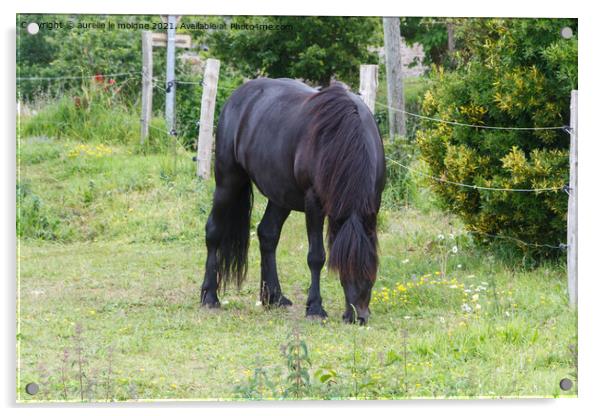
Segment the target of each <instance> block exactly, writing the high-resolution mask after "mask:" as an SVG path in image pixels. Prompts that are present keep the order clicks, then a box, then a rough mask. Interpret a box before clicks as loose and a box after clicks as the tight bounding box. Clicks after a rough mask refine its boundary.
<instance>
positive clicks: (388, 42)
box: [383, 17, 406, 141]
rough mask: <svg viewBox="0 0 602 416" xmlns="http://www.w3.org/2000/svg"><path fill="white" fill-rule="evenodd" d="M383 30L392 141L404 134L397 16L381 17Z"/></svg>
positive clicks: (403, 105)
mask: <svg viewBox="0 0 602 416" xmlns="http://www.w3.org/2000/svg"><path fill="white" fill-rule="evenodd" d="M383 30H384V32H385V63H386V67H387V104H388V105H389V140H391V141H393V140H395V136H397V135H401V136H405V135H406V125H405V119H406V117H405V114H404V113H403V111H405V99H404V95H403V73H402V69H403V67H402V64H401V34H400V29H399V17H383Z"/></svg>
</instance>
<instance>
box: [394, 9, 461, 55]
mask: <svg viewBox="0 0 602 416" xmlns="http://www.w3.org/2000/svg"><path fill="white" fill-rule="evenodd" d="M400 20H401V22H400V23H401V24H400V30H401V36H402V37H403V38H404V40H405V41H406V42H407V43H408V44H410V45H412V44H414V43H419V44H421V45H422V48H423V50H424V63H425V64H427V65H428V64H435V65H444V64H446V63H448V61H449V60H448V53H449V48H448V41H449V39H448V25H449V24H453V23H454V22H453V21H452V20H453V19H447V20H446V19H443V18H432V17H402V18H400Z"/></svg>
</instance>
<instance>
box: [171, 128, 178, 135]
mask: <svg viewBox="0 0 602 416" xmlns="http://www.w3.org/2000/svg"><path fill="white" fill-rule="evenodd" d="M169 135H170V136H177V135H178V132H177V131H176V129H171V130H170V131H169Z"/></svg>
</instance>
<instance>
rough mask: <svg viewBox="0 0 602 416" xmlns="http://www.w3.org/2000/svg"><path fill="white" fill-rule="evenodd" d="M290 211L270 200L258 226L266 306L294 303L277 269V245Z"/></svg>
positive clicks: (263, 295) (264, 302)
mask: <svg viewBox="0 0 602 416" xmlns="http://www.w3.org/2000/svg"><path fill="white" fill-rule="evenodd" d="M290 212H291V211H290V209H286V208H282V207H279V206H278V205H276V204H274V203H273V202H272V201H268V206H267V208H266V209H265V213H264V214H263V218H262V219H261V223H259V227H257V236H258V237H259V249H260V251H261V288H260V297H261V303H262V304H263V305H264V306H268V305H278V306H290V305H292V304H293V303H292V302H291V301H290V300H289V299H287V298H286V297H285V296H284V295H283V294H282V290H281V288H280V281H279V280H278V271H277V269H276V247H277V246H278V241H279V240H280V232H281V231H282V226H283V225H284V221H286V219H287V218H288V216H289V214H290Z"/></svg>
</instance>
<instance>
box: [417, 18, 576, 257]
mask: <svg viewBox="0 0 602 416" xmlns="http://www.w3.org/2000/svg"><path fill="white" fill-rule="evenodd" d="M565 26H568V27H571V28H572V30H573V33H574V34H575V35H574V36H573V38H572V39H564V38H562V37H561V35H560V32H561V29H562V28H563V27H565ZM456 29H457V30H456V33H457V36H458V42H457V47H458V53H457V54H456V58H457V59H459V61H458V62H457V64H458V68H457V70H455V71H453V72H448V71H445V70H443V69H442V68H441V67H439V68H438V69H437V70H436V71H434V73H433V75H432V77H433V78H434V79H435V81H436V82H434V83H433V86H432V87H431V88H430V89H429V90H428V91H427V92H426V94H425V96H424V100H423V105H422V106H423V108H422V110H423V113H424V115H426V116H430V117H435V118H439V119H444V120H455V121H459V122H462V123H468V124H473V125H483V126H510V127H549V126H563V125H568V124H569V101H570V91H571V89H576V88H577V21H576V20H571V19H470V20H466V21H464V22H463V23H462V24H461V25H458V26H457V27H456ZM417 143H418V145H419V149H420V151H421V155H422V158H423V159H424V160H425V161H426V163H427V164H428V166H429V167H430V170H431V173H432V175H434V176H436V177H438V178H442V179H446V180H449V181H454V182H460V183H465V184H470V185H478V186H483V187H495V188H555V187H562V186H563V185H565V184H566V183H567V182H568V145H569V138H568V135H567V134H566V132H564V131H562V130H536V131H525V130H491V129H478V128H472V127H464V126H455V125H449V124H442V123H438V122H434V121H425V122H423V124H422V129H421V130H420V131H419V132H418V134H417ZM434 188H435V191H436V192H437V194H439V196H440V197H441V198H442V200H443V203H444V204H445V206H446V207H447V208H448V209H450V210H451V211H453V212H455V213H457V214H459V215H460V216H461V217H462V218H463V220H464V221H465V223H466V224H467V226H468V228H469V229H470V230H472V231H475V232H477V233H480V234H481V235H484V234H496V235H504V236H509V237H511V238H519V239H521V240H525V241H529V242H532V243H540V244H549V245H558V244H559V243H562V242H564V241H565V238H566V208H567V200H566V195H565V194H564V192H562V191H560V190H558V191H553V192H540V193H533V192H494V191H487V190H477V189H471V188H466V187H458V186H454V185H450V184H446V183H435V184H434ZM522 247H523V248H525V249H532V248H533V247H529V246H522ZM556 252H557V251H556ZM532 253H534V254H541V255H552V254H553V252H551V251H550V250H546V249H545V248H536V249H535V250H532Z"/></svg>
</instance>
